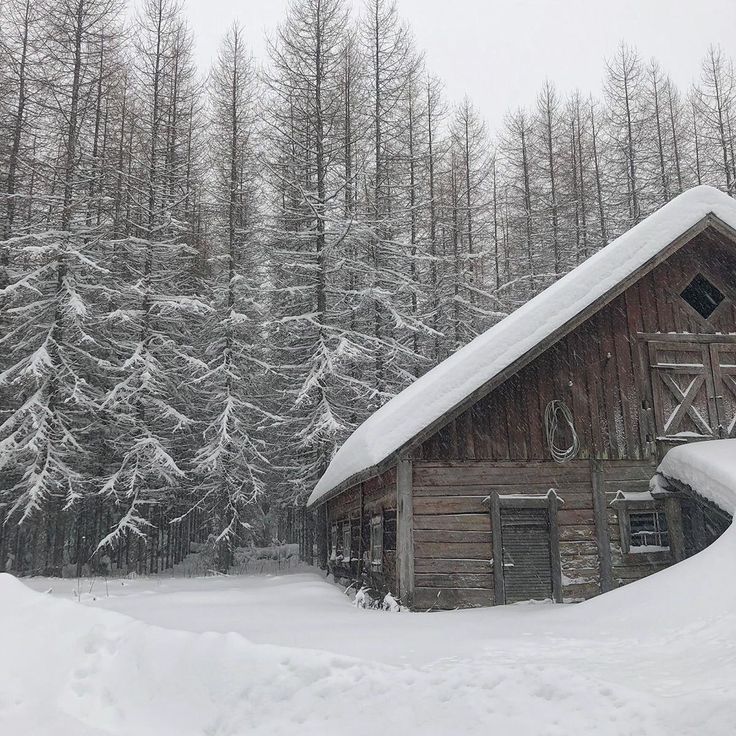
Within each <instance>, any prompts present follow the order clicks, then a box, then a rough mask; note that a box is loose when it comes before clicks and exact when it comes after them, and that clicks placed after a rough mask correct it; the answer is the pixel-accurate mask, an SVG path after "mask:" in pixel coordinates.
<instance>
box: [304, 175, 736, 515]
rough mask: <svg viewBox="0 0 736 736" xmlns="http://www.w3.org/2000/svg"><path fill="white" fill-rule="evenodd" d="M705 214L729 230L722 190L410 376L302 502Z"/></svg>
mask: <svg viewBox="0 0 736 736" xmlns="http://www.w3.org/2000/svg"><path fill="white" fill-rule="evenodd" d="M711 213H712V214H714V215H716V216H717V217H718V218H720V219H721V220H722V221H723V222H725V223H727V224H728V225H730V226H731V227H733V228H736V201H735V200H733V199H732V198H731V197H729V196H727V195H726V194H724V193H723V192H720V191H718V190H717V189H714V188H712V187H707V186H699V187H695V188H693V189H690V190H689V191H687V192H685V193H684V194H681V195H680V196H678V197H676V198H675V199H673V200H672V201H671V202H669V203H668V204H666V205H665V206H664V207H662V208H661V209H660V210H658V211H657V212H655V213H654V214H653V215H651V216H650V217H648V218H647V219H646V220H644V221H643V222H641V223H639V224H638V225H637V226H636V227H634V228H632V229H631V230H629V231H628V232H627V233H625V234H624V235H622V236H621V237H620V238H618V239H616V240H614V241H613V242H612V243H610V244H609V245H608V246H606V247H605V248H603V249H602V250H600V251H599V252H598V253H596V254H595V255H594V256H592V257H591V258H589V259H588V260H587V261H585V262H584V263H582V264H581V265H580V266H578V267H577V268H576V269H574V270H573V271H571V272H570V273H569V274H567V275H566V276H564V277H563V278H561V279H560V280H559V281H558V282H557V283H555V284H553V285H552V286H550V287H549V288H548V289H546V290H545V291H543V292H542V293H541V294H539V295H538V296H537V297H535V298H534V299H532V300H531V301H529V302H527V303H526V304H525V305H524V306H522V307H521V308H520V309H518V310H516V311H515V312H514V313H513V314H511V315H510V316H509V317H507V318H506V319H504V320H503V321H502V322H499V323H498V324H497V325H495V326H494V327H492V328H491V329H490V330H488V331H487V332H485V333H483V334H482V335H479V336H478V337H476V338H475V339H474V340H473V341H472V342H470V343H469V344H468V345H466V346H465V347H464V348H462V349H461V350H458V351H457V352H456V353H454V354H453V355H451V356H450V357H449V358H447V360H445V361H443V362H442V363H440V364H439V365H438V366H436V367H435V368H434V369H432V370H431V371H429V372H428V373H426V374H425V375H424V376H422V377H421V378H419V379H418V380H416V381H415V382H414V383H413V384H412V385H411V386H409V387H408V388H406V389H405V390H404V391H402V392H401V393H400V394H398V396H396V397H394V398H393V399H391V401H389V402H388V403H386V404H385V405H384V406H383V407H381V408H380V409H379V410H378V411H376V412H375V414H373V415H372V416H371V417H370V418H369V419H367V420H366V421H365V422H364V423H363V424H362V425H361V426H360V427H358V429H357V430H356V431H355V432H353V434H352V435H351V436H350V437H349V438H348V439H347V441H346V442H345V443H344V444H343V446H342V447H341V448H340V450H339V451H338V452H337V453H336V454H335V456H334V458H333V459H332V462H331V463H330V465H329V467H328V468H327V471H326V472H325V474H324V475H323V476H322V478H321V479H320V481H319V483H318V484H317V486H316V487H315V489H314V491H313V492H312V495H311V496H310V498H309V501H308V505H312V504H314V503H316V502H317V501H319V500H320V499H322V498H323V497H325V496H326V495H327V494H328V493H329V492H330V491H331V490H332V489H333V488H335V487H336V486H338V485H339V484H341V483H342V482H344V481H346V480H348V479H349V478H351V477H352V476H354V475H355V474H356V473H360V472H361V471H364V470H367V469H368V468H372V467H374V466H375V465H377V464H378V463H380V462H381V461H382V460H385V459H386V458H387V457H388V456H389V455H391V453H393V452H395V451H396V450H398V449H399V448H401V447H402V446H404V445H405V444H406V443H407V442H409V441H410V440H411V439H412V438H413V437H415V436H416V434H417V433H418V432H420V431H421V430H422V429H424V428H425V427H427V426H428V425H430V424H431V423H432V422H434V421H435V420H437V419H439V418H440V417H441V416H443V415H444V414H446V413H447V412H448V411H450V410H451V409H453V408H454V407H455V406H457V405H458V404H460V403H461V402H462V401H463V400H464V399H465V398H466V397H467V396H469V395H470V394H471V393H473V391H475V390H476V389H478V388H480V387H481V386H483V385H484V384H485V383H487V382H488V381H490V380H491V379H492V378H494V377H495V376H496V375H498V374H499V373H500V372H501V371H503V370H504V369H506V368H508V367H509V366H511V365H512V364H513V363H514V362H515V361H516V360H518V359H519V358H521V357H522V356H523V355H525V354H526V353H527V352H528V351H529V350H531V349H532V348H534V346H535V345H537V344H539V343H540V342H541V341H542V340H544V339H545V338H546V337H548V336H550V335H551V334H553V333H554V332H555V331H556V330H558V329H560V328H562V327H564V326H565V325H566V324H567V323H568V322H570V320H572V319H574V318H575V317H576V316H577V315H579V314H580V313H581V312H582V311H583V310H584V309H585V308H586V307H588V306H590V305H591V304H593V302H595V301H596V300H597V299H599V298H600V297H602V296H604V295H606V294H607V293H608V292H609V291H611V290H612V289H614V288H615V287H616V286H617V285H618V284H620V283H621V282H622V281H623V280H624V279H626V278H627V277H628V276H630V275H631V274H632V273H634V272H635V271H637V270H638V269H640V268H641V267H642V266H645V265H646V264H647V263H648V262H649V261H650V260H651V259H652V258H654V257H655V256H656V255H657V254H658V253H659V252H660V251H662V250H663V249H664V248H666V247H667V246H668V245H669V244H670V243H672V241H674V240H675V239H676V238H677V237H678V236H680V235H682V233H684V232H686V231H687V230H688V229H689V228H691V227H693V226H694V225H696V224H697V223H698V222H699V221H700V220H702V219H703V218H704V217H706V216H707V215H709V214H711Z"/></svg>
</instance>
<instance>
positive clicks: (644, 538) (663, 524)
mask: <svg viewBox="0 0 736 736" xmlns="http://www.w3.org/2000/svg"><path fill="white" fill-rule="evenodd" d="M629 527H630V529H631V535H630V538H629V547H630V548H631V551H632V552H637V551H638V552H641V551H644V550H647V549H652V548H659V549H669V546H670V536H669V532H668V530H667V516H666V515H665V514H664V513H663V512H661V511H632V512H631V513H629Z"/></svg>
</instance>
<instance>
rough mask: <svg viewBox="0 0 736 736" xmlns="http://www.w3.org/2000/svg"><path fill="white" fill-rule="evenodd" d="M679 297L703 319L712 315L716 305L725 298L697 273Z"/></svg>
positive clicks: (716, 288) (716, 307) (715, 287)
mask: <svg viewBox="0 0 736 736" xmlns="http://www.w3.org/2000/svg"><path fill="white" fill-rule="evenodd" d="M680 296H681V297H682V298H683V299H684V300H685V301H686V302H687V303H688V304H689V305H690V306H691V307H692V308H693V309H694V310H695V311H696V312H697V313H698V314H699V315H700V316H701V317H703V319H708V317H710V316H711V314H713V312H715V311H716V309H718V305H719V304H720V303H721V302H722V301H723V300H724V299H725V298H726V297H725V295H724V294H723V293H721V290H720V289H719V288H718V287H717V286H715V285H714V284H712V283H711V282H710V281H708V279H707V278H705V276H703V274H702V273H699V274H698V275H697V276H696V277H695V278H694V279H693V280H692V281H691V282H690V283H689V284H688V285H687V286H686V287H685V288H684V289H683V291H682V293H681V294H680Z"/></svg>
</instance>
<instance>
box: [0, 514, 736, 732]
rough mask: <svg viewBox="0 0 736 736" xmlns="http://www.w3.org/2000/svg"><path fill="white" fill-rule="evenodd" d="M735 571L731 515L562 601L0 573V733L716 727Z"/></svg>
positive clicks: (735, 606)
mask: <svg viewBox="0 0 736 736" xmlns="http://www.w3.org/2000/svg"><path fill="white" fill-rule="evenodd" d="M735 573H736V530H735V529H734V528H732V529H731V530H729V532H728V533H727V534H725V535H724V537H722V538H721V540H719V541H718V542H717V543H716V544H715V545H713V546H712V547H711V548H709V549H708V550H706V551H705V552H704V553H702V554H701V555H698V556H697V557H695V558H692V559H691V560H688V561H686V562H684V563H682V564H680V565H678V566H676V567H674V568H671V569H670V570H667V571H665V572H663V573H660V574H658V575H656V576H654V577H653V578H650V579H649V580H646V581H643V582H641V583H638V584H634V585H631V586H629V587H628V588H625V589H622V590H620V591H617V592H615V593H612V594H609V595H607V596H603V597H600V598H598V599H596V600H594V601H590V602H589V603H586V604H582V605H575V606H570V605H568V606H554V605H551V604H548V605H517V606H510V607H503V608H496V609H483V610H473V611H454V612H446V613H431V614H412V613H406V612H402V613H393V614H391V613H382V612H377V611H365V610H358V609H355V608H353V606H352V605H351V604H350V601H349V599H348V598H347V597H346V596H344V595H343V594H342V592H341V590H340V589H338V588H337V587H335V586H333V585H330V584H329V583H326V582H325V581H324V579H322V578H321V577H319V576H318V575H317V574H315V573H312V572H307V571H304V572H292V573H291V574H284V575H281V576H257V575H253V576H238V577H227V578H224V577H219V578H218V577H210V578H190V579H186V578H173V579H172V578H168V579H167V578H161V577H159V578H148V579H145V578H144V579H137V580H132V581H130V580H126V581H125V582H124V584H123V583H121V582H120V581H117V582H115V583H110V584H109V587H108V589H106V587H105V584H104V581H99V580H98V581H96V582H95V583H94V586H93V587H92V589H91V590H90V583H89V581H87V582H86V583H85V584H83V586H82V592H83V594H82V596H81V602H80V601H79V599H78V598H77V596H76V595H75V591H76V588H77V582H76V581H75V580H48V579H32V580H27V581H24V582H19V581H17V580H15V579H14V578H11V577H10V576H7V575H0V652H1V653H2V666H1V667H0V734H13V736H15V735H18V736H20V735H21V734H22V735H24V736H25V735H26V734H28V735H29V736H31V735H32V736H46V735H47V734H48V735H51V734H53V736H93V735H94V736H98V735H101V734H120V735H123V734H124V735H126V736H149V734H150V735H151V736H153V735H154V734H155V736H169V735H171V736H189V735H190V734H191V735H195V734H196V735H198V736H199V735H201V736H236V735H238V736H240V735H243V736H245V735H247V736H255V735H257V736H260V735H261V734H263V735H268V736H280V735H281V734H283V735H286V734H288V735H289V736H292V735H294V734H300V736H301V735H304V734H307V735H309V736H311V734H320V735H321V736H331V735H332V734H346V733H348V734H351V735H352V734H359V735H362V734H375V733H381V734H422V735H423V736H427V735H434V734H437V735H445V734H452V735H453V736H455V735H457V734H463V735H464V734H484V735H486V736H487V734H489V733H496V734H504V735H505V734H514V735H516V734H521V735H526V734H530V735H531V734H534V735H535V736H536V735H538V734H545V735H546V734H560V735H562V734H564V735H565V736H577V735H579V734H592V733H595V734H597V735H600V736H608V735H609V734H610V735H612V734H616V735H620V736H624V735H626V736H634V735H636V734H642V735H644V734H646V735H647V736H658V735H659V734H662V735H664V734H667V736H673V735H677V734H693V735H695V734H697V735H698V736H700V735H702V734H709V735H710V736H719V735H720V734H723V735H724V736H725V735H726V734H732V733H734V728H735V727H734V722H735V721H734V716H735V714H736V691H735V689H734V683H736V574H735ZM24 583H25V584H24ZM29 588H33V589H34V591H31V590H29ZM49 588H53V591H52V592H50V593H43V592H35V591H47V590H48V589H49Z"/></svg>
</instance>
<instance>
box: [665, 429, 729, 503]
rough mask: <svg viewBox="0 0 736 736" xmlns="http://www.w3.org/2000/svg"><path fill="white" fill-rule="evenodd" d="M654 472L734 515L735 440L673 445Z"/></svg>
mask: <svg viewBox="0 0 736 736" xmlns="http://www.w3.org/2000/svg"><path fill="white" fill-rule="evenodd" d="M657 472H658V473H661V474H662V475H666V476H667V477H669V478H673V479H675V480H679V481H680V482H681V483H684V484H685V485H688V486H690V487H691V488H692V489H693V490H694V491H696V492H697V493H699V494H700V495H702V496H704V497H705V498H707V499H708V500H709V501H712V502H713V503H714V504H716V506H718V507H719V508H722V509H723V510H724V511H727V512H728V513H729V514H731V516H736V439H732V440H708V441H706V442H691V443H689V444H687V445H678V446H677V447H673V448H672V449H671V450H670V451H669V452H668V453H667V454H666V455H665V456H664V460H662V462H661V464H660V466H659V467H658V468H657Z"/></svg>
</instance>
